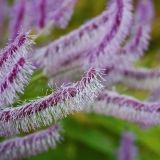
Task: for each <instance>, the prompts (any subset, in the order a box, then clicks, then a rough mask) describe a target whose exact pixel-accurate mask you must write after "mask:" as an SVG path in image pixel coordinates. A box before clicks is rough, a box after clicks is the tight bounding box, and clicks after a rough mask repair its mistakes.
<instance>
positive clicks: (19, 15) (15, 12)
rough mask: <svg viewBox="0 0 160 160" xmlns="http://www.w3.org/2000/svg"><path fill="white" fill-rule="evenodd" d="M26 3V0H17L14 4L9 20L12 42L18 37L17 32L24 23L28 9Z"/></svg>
mask: <svg viewBox="0 0 160 160" xmlns="http://www.w3.org/2000/svg"><path fill="white" fill-rule="evenodd" d="M25 3H26V2H25V0H15V2H14V4H13V6H12V9H11V10H12V11H11V13H10V21H9V30H10V35H9V36H10V37H9V40H10V42H12V41H13V40H14V39H15V38H16V37H17V33H18V31H19V30H20V29H21V26H22V24H23V19H24V16H25V10H26V8H25V6H26V5H25Z"/></svg>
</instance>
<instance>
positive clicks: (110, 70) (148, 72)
mask: <svg viewBox="0 0 160 160" xmlns="http://www.w3.org/2000/svg"><path fill="white" fill-rule="evenodd" d="M104 73H105V75H106V76H105V77H104V78H105V79H106V82H105V84H106V86H110V85H112V84H114V83H117V82H121V83H123V84H124V85H126V86H128V87H130V88H134V89H143V90H149V91H153V90H155V89H156V88H159V87H160V84H159V82H160V70H158V69H146V68H128V69H126V68H118V67H117V66H110V67H109V66H108V67H106V68H105V70H104Z"/></svg>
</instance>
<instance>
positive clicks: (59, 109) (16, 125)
mask: <svg viewBox="0 0 160 160" xmlns="http://www.w3.org/2000/svg"><path fill="white" fill-rule="evenodd" d="M97 76H100V75H99V73H98V72H97V71H96V70H95V69H91V70H90V71H89V72H88V73H87V74H86V76H84V77H83V78H82V79H81V80H80V81H79V82H77V83H73V84H70V85H68V86H62V87H61V88H60V89H59V90H58V91H57V92H55V93H52V94H50V95H48V96H45V97H43V98H40V99H38V100H34V101H31V102H30V103H27V104H24V105H22V106H20V107H17V108H11V109H5V110H3V111H1V112H0V127H1V131H0V136H1V137H2V136H10V135H13V134H15V133H16V134H18V133H19V132H20V131H23V132H28V131H29V130H31V129H35V128H38V127H40V126H46V125H48V124H51V123H52V122H53V121H54V120H53V119H55V121H56V120H58V119H61V118H62V117H65V116H67V115H68V114H70V113H73V112H74V111H81V110H82V109H83V108H84V106H85V105H87V104H88V105H89V104H91V102H93V100H94V97H95V96H96V94H97V92H99V91H100V90H101V89H102V88H103V86H102V85H101V84H100V81H99V80H98V79H97Z"/></svg>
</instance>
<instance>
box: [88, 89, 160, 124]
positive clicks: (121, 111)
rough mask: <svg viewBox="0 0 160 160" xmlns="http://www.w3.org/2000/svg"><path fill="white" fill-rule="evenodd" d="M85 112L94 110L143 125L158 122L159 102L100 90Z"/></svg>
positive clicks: (159, 113) (159, 120)
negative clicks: (145, 100) (144, 100)
mask: <svg viewBox="0 0 160 160" xmlns="http://www.w3.org/2000/svg"><path fill="white" fill-rule="evenodd" d="M85 110H86V112H94V113H96V114H102V115H106V116H113V117H117V118H121V119H124V120H128V121H131V122H136V123H138V124H142V125H144V126H153V125H157V124H160V103H158V102H155V103H151V102H141V101H139V100H136V99H134V98H133V97H129V96H124V95H119V94H118V93H115V92H110V91H106V92H102V93H100V94H99V95H98V97H97V99H96V101H95V102H94V104H93V105H92V106H88V107H86V108H85Z"/></svg>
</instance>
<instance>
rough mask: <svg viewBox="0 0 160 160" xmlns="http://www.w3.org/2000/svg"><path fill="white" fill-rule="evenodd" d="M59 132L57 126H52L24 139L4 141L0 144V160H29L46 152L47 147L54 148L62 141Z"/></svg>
mask: <svg viewBox="0 0 160 160" xmlns="http://www.w3.org/2000/svg"><path fill="white" fill-rule="evenodd" d="M59 130H60V129H59V125H58V124H54V125H53V126H52V127H50V128H49V129H46V130H43V131H38V132H35V133H32V134H30V135H27V136H24V137H20V138H14V139H11V140H6V141H4V142H2V143H0V159H3V160H16V159H22V158H29V157H30V156H35V155H36V154H39V153H41V152H44V151H47V150H48V148H49V147H51V148H55V147H56V143H57V142H59V141H60V140H61V139H62V138H61V136H60V134H59Z"/></svg>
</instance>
